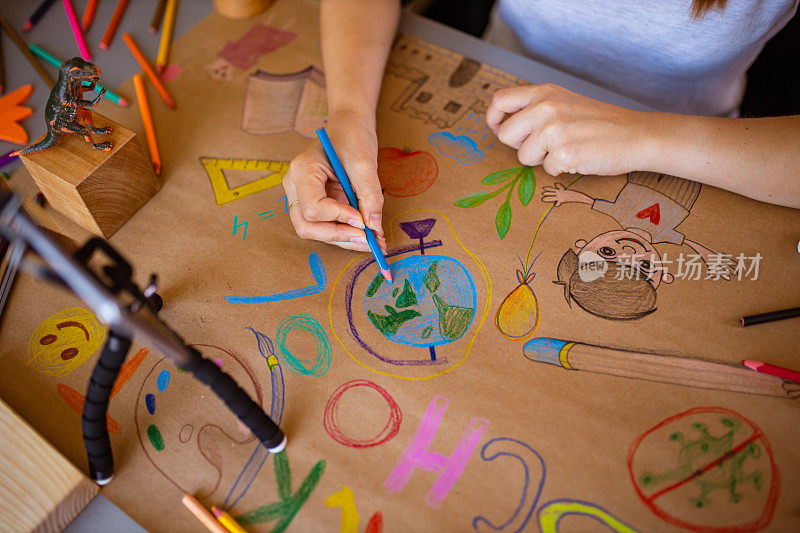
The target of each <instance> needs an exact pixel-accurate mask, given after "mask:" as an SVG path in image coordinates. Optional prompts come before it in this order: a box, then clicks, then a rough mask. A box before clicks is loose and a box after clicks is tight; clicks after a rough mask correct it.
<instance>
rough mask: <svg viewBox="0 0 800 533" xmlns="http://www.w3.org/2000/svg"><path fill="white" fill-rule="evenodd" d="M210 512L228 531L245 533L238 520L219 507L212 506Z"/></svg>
mask: <svg viewBox="0 0 800 533" xmlns="http://www.w3.org/2000/svg"><path fill="white" fill-rule="evenodd" d="M211 513H212V514H213V515H214V516H215V517H216V518H217V520H219V523H220V524H222V525H223V526H225V529H227V530H228V531H230V533H247V531H246V530H245V529H244V528H243V527H242V526H240V525H239V522H237V521H236V520H234V518H233V517H232V516H231V515H229V514H228V513H226V512H225V511H223V510H222V509H220V508H219V507H212V508H211Z"/></svg>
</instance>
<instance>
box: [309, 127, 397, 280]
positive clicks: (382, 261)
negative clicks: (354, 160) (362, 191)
mask: <svg viewBox="0 0 800 533" xmlns="http://www.w3.org/2000/svg"><path fill="white" fill-rule="evenodd" d="M317 137H319V142H321V143H322V149H323V150H325V155H327V156H328V161H330V162H331V166H332V167H333V171H334V172H335V173H336V178H337V179H338V180H339V183H340V184H341V186H342V189H344V194H345V196H347V201H348V202H350V206H351V207H352V208H353V209H358V198H357V197H356V193H355V191H354V190H353V186H352V185H350V178H348V177H347V173H346V172H345V171H344V167H343V166H342V162H341V161H339V156H338V155H336V151H335V150H334V149H333V144H331V139H330V137H328V132H327V131H325V128H320V129H318V130H317ZM364 233H365V234H366V236H367V244H368V245H369V249H370V251H371V252H372V255H373V256H375V262H376V263H378V268H380V269H381V274H383V277H384V278H386V279H388V280H389V282H390V283H391V282H392V272H391V271H390V270H389V264H388V263H387V262H386V258H385V257H384V256H383V252H382V251H381V247H380V246H378V240H377V239H376V238H375V234H374V233H373V232H372V230H371V229H369V228H368V227H366V226H365V227H364Z"/></svg>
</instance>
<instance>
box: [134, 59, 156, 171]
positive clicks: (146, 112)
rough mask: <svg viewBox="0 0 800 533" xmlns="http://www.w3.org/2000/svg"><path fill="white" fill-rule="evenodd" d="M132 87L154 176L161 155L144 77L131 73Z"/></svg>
mask: <svg viewBox="0 0 800 533" xmlns="http://www.w3.org/2000/svg"><path fill="white" fill-rule="evenodd" d="M133 87H134V89H136V100H137V101H138V102H139V114H140V115H141V116H142V124H144V133H145V137H147V146H148V147H149V148H150V160H151V161H152V162H153V170H155V172H156V176H160V175H161V155H160V154H159V153H158V141H157V140H156V128H155V126H154V124H153V115H152V114H151V113H150V104H149V102H148V101H147V90H146V89H145V88H144V78H142V75H141V74H134V75H133Z"/></svg>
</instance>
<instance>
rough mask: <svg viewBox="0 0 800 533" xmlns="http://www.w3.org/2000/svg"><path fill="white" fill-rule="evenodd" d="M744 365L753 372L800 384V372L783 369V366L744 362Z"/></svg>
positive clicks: (760, 362)
mask: <svg viewBox="0 0 800 533" xmlns="http://www.w3.org/2000/svg"><path fill="white" fill-rule="evenodd" d="M742 364H743V365H744V366H746V367H747V368H749V369H751V370H755V371H756V372H761V373H762V374H769V375H770V376H775V377H778V378H781V379H785V380H787V381H794V382H795V383H800V372H797V371H796V370H791V369H789V368H783V367H782V366H775V365H771V364H769V363H765V362H763V361H742Z"/></svg>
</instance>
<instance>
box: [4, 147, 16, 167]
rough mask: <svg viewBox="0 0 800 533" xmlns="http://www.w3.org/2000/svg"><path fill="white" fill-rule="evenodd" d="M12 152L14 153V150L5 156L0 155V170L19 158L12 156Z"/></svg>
mask: <svg viewBox="0 0 800 533" xmlns="http://www.w3.org/2000/svg"><path fill="white" fill-rule="evenodd" d="M14 152H16V149H15V150H11V151H10V152H8V153H6V154H3V155H0V168H3V167H4V166H6V165H8V164H9V163H11V162H12V161H14V160H16V159H17V158H18V157H19V156H16V155H13V156H12V155H11V154H13V153H14Z"/></svg>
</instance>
